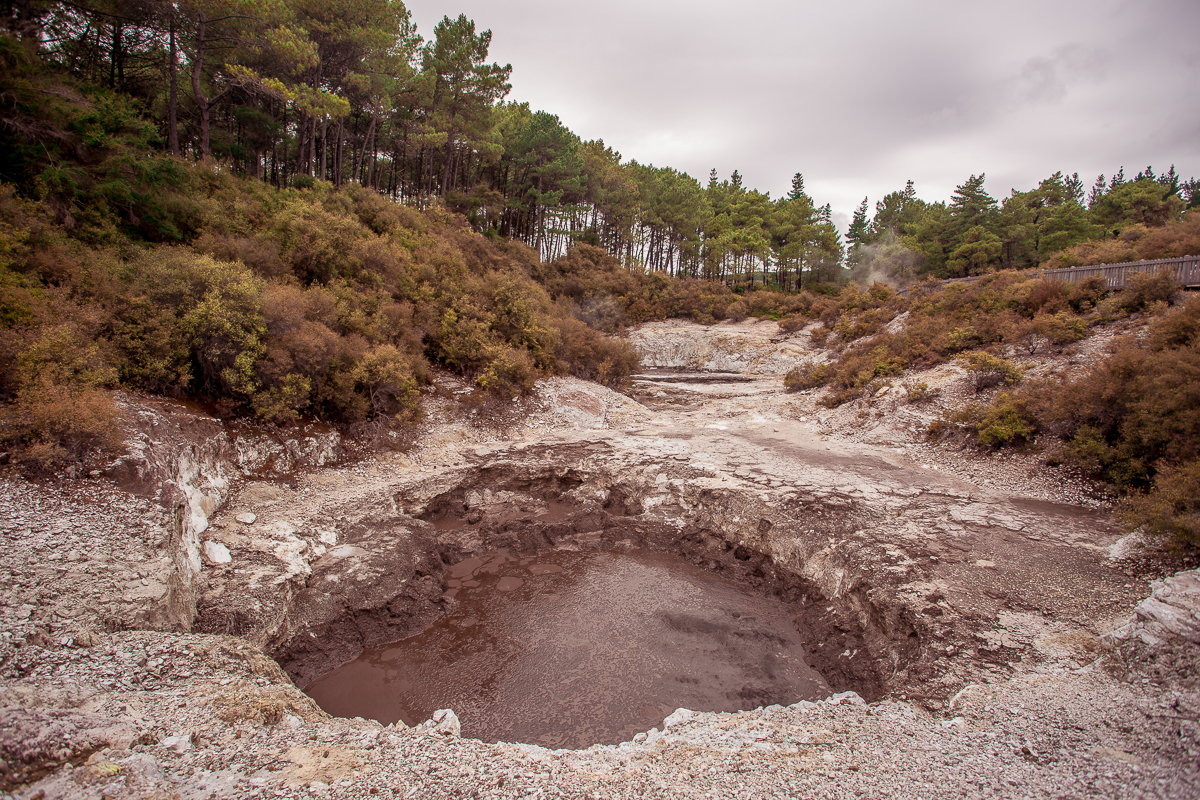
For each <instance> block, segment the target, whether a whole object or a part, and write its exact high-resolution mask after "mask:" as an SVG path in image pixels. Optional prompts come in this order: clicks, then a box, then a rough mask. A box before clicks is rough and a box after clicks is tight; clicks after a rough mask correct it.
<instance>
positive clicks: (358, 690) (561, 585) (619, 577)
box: [306, 550, 829, 748]
mask: <svg viewBox="0 0 1200 800" xmlns="http://www.w3.org/2000/svg"><path fill="white" fill-rule="evenodd" d="M445 577H446V587H447V594H449V595H451V596H452V597H453V598H454V600H455V601H456V605H455V607H454V608H453V609H452V610H451V611H450V613H448V614H446V615H445V616H443V617H442V618H440V619H439V620H437V621H436V622H435V623H434V624H433V625H432V626H431V627H430V628H428V629H427V630H425V631H424V632H423V633H421V634H419V635H417V636H414V637H411V638H409V639H406V640H404V641H401V642H397V643H395V644H392V645H389V646H386V647H382V648H377V649H374V650H368V651H365V652H364V653H363V654H362V655H361V656H360V657H359V658H358V659H356V660H355V661H353V662H350V663H349V664H346V665H345V666H343V667H341V668H340V669H338V670H335V671H334V672H332V673H330V674H328V675H326V676H324V677H322V678H320V679H318V680H316V681H314V682H313V683H311V684H309V686H308V687H307V688H306V691H307V692H308V693H309V694H310V695H311V696H312V697H313V698H314V699H315V700H316V701H317V703H318V704H319V705H320V706H321V707H322V708H324V709H325V710H326V711H327V712H329V713H331V714H334V715H336V716H344V717H353V716H361V717H366V718H370V719H375V720H378V721H380V722H383V723H392V722H395V721H396V720H402V721H403V722H405V723H406V724H409V725H412V724H416V723H419V722H421V721H423V720H425V719H427V718H429V716H430V715H431V714H432V713H433V711H435V710H437V709H439V708H452V709H454V711H455V712H456V713H457V714H458V716H459V719H460V720H461V722H462V728H463V735H464V736H470V737H474V738H479V739H483V740H486V741H509V742H526V743H531V744H540V745H544V746H547V747H569V748H583V747H587V746H589V745H592V744H612V743H616V742H620V741H625V740H628V739H630V738H631V737H632V736H634V735H635V734H636V733H638V732H639V731H644V730H647V729H649V728H651V727H654V726H657V725H661V723H662V720H663V718H664V717H665V716H667V715H668V714H670V713H671V712H672V711H674V710H675V709H676V708H680V707H684V708H689V709H693V710H702V711H737V710H745V709H753V708H756V707H759V706H764V705H770V704H774V703H781V704H786V703H794V702H796V701H799V700H804V699H817V698H820V697H824V696H826V695H827V694H828V693H829V687H828V685H827V684H826V682H825V680H824V679H823V678H822V677H821V676H820V675H819V674H818V673H817V672H815V671H814V670H813V669H812V668H811V667H809V666H808V665H807V664H806V662H805V651H804V643H803V642H802V641H801V637H800V635H799V634H798V633H797V632H796V631H795V629H794V627H793V625H792V621H791V618H790V613H789V608H788V606H786V605H784V604H781V603H779V602H776V601H772V600H770V599H767V598H764V597H761V596H758V595H755V594H753V593H750V592H748V591H747V590H746V589H745V588H743V587H741V586H739V585H737V584H735V583H733V582H731V581H729V580H726V579H724V578H722V577H720V576H717V575H713V574H712V573H709V572H706V571H705V570H703V569H701V568H699V567H695V566H693V565H691V564H689V563H687V562H685V561H683V560H682V559H680V558H677V557H675V556H671V555H667V554H663V553H657V552H651V551H646V550H634V551H630V552H613V551H601V550H589V551H576V550H556V551H551V552H548V553H544V554H541V555H537V556H530V555H522V554H517V553H510V552H509V551H507V550H500V551H496V552H494V553H491V554H488V555H485V556H482V557H478V558H470V559H467V560H465V561H462V562H460V563H458V564H456V565H454V566H452V567H451V568H450V569H449V570H448V572H447V574H446V576H445Z"/></svg>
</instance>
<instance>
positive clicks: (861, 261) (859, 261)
mask: <svg viewBox="0 0 1200 800" xmlns="http://www.w3.org/2000/svg"><path fill="white" fill-rule="evenodd" d="M983 186H984V175H982V174H980V175H972V176H970V178H968V179H967V180H966V181H964V182H963V183H962V184H961V185H959V186H958V187H957V188H956V189H955V190H954V194H953V195H952V197H951V199H950V202H949V203H941V202H937V203H927V202H925V201H924V200H921V199H920V198H918V197H917V194H916V191H915V189H914V187H913V183H912V181H909V182H908V184H907V185H906V186H905V187H904V189H902V190H900V191H895V192H891V193H889V194H887V195H885V196H884V197H883V199H882V200H880V201H879V202H877V203H876V204H875V214H874V216H873V217H868V213H867V208H868V206H867V202H868V201H867V198H863V201H862V203H861V204H860V205H859V207H858V209H857V210H856V211H855V213H854V217H853V220H852V221H851V223H850V228H849V230H848V232H847V236H846V238H847V254H846V255H847V258H846V261H847V266H848V267H850V269H851V274H852V275H854V276H855V277H857V278H859V279H864V280H865V279H870V278H871V277H887V278H899V279H909V278H914V277H918V276H922V275H932V276H934V277H938V278H959V277H966V276H969V275H981V274H984V273H987V272H992V271H995V270H997V269H1029V268H1032V267H1038V266H1041V265H1042V264H1044V263H1046V262H1047V261H1048V260H1049V259H1050V258H1051V257H1052V256H1055V254H1060V253H1062V252H1063V251H1064V250H1067V249H1068V248H1071V247H1073V246H1077V245H1080V244H1081V243H1084V242H1090V241H1096V240H1106V239H1117V240H1121V241H1123V242H1127V243H1132V242H1134V241H1136V240H1137V239H1138V238H1140V237H1141V236H1143V235H1144V234H1145V232H1146V231H1147V230H1148V229H1150V228H1161V227H1162V226H1164V225H1166V224H1167V223H1169V222H1174V221H1176V220H1178V219H1179V218H1180V217H1181V215H1182V214H1183V213H1184V212H1185V211H1186V210H1187V209H1191V208H1195V207H1197V206H1200V182H1198V181H1197V180H1196V179H1194V178H1189V179H1187V180H1184V179H1183V178H1181V177H1180V176H1179V175H1178V174H1177V173H1176V171H1175V167H1174V166H1172V167H1171V168H1170V169H1169V170H1168V171H1167V172H1165V173H1163V174H1161V175H1155V173H1154V169H1153V167H1146V169H1144V170H1143V171H1141V172H1139V173H1138V174H1137V176H1136V177H1135V178H1133V179H1132V180H1129V179H1127V178H1126V177H1125V169H1124V167H1122V168H1121V169H1120V170H1118V171H1117V173H1116V174H1114V175H1113V176H1112V177H1111V178H1109V179H1106V178H1105V176H1104V175H1100V176H1099V177H1098V178H1097V179H1096V181H1095V183H1094V184H1093V185H1092V186H1091V188H1090V190H1087V191H1086V193H1085V187H1084V183H1083V181H1082V180H1081V179H1080V177H1079V173H1074V174H1072V175H1069V176H1068V175H1065V174H1064V173H1062V172H1056V173H1054V174H1053V175H1051V176H1050V177H1049V178H1046V179H1045V180H1043V181H1041V182H1040V183H1039V184H1038V186H1037V188H1036V189H1032V190H1030V191H1026V192H1021V191H1017V190H1013V192H1012V194H1011V196H1009V197H1007V198H1004V199H1003V200H1002V201H997V200H996V199H995V198H993V197H992V196H991V195H990V194H988V193H987V191H986V190H985V189H984V188H983ZM1110 249H1111V248H1110ZM1112 251H1113V252H1122V251H1121V250H1120V249H1119V248H1118V249H1112Z"/></svg>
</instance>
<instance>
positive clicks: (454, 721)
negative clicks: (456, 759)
mask: <svg viewBox="0 0 1200 800" xmlns="http://www.w3.org/2000/svg"><path fill="white" fill-rule="evenodd" d="M417 727H420V728H424V729H425V730H427V731H432V732H433V733H441V734H445V735H446V736H462V724H461V723H459V721H458V715H457V714H455V713H454V712H453V711H452V710H451V709H449V708H439V709H438V710H437V711H435V712H433V716H432V717H430V718H429V719H427V720H426V721H425V722H422V723H421V724H420V725H419V726H417Z"/></svg>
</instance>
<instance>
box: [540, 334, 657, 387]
mask: <svg viewBox="0 0 1200 800" xmlns="http://www.w3.org/2000/svg"><path fill="white" fill-rule="evenodd" d="M557 329H558V347H557V350H556V355H557V357H558V361H559V371H561V372H567V373H570V374H571V375H574V376H576V377H578V378H583V379H584V380H591V381H596V382H597V383H601V384H604V385H605V386H608V387H610V388H612V389H618V390H620V389H624V388H626V387H627V386H628V385H629V382H630V379H631V378H632V377H633V375H634V374H635V373H636V372H637V371H638V369H640V368H641V356H639V355H638V352H637V349H636V348H634V346H633V345H632V344H631V343H630V342H629V340H628V339H618V338H615V337H611V336H603V335H601V334H600V333H598V332H597V331H595V330H593V329H592V328H590V327H588V326H587V325H585V324H583V323H582V322H579V321H577V320H574V319H570V318H567V319H562V320H559V321H558V324H557Z"/></svg>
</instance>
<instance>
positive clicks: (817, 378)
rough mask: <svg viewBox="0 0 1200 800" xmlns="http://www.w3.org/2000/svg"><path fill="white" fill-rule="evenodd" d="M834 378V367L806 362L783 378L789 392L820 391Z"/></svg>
mask: <svg viewBox="0 0 1200 800" xmlns="http://www.w3.org/2000/svg"><path fill="white" fill-rule="evenodd" d="M833 377H834V369H833V366H832V365H830V364H820V363H818V362H815V361H805V362H804V363H803V364H801V365H800V366H798V367H793V368H792V369H790V370H788V372H787V374H786V375H784V376H783V386H784V388H785V389H787V390H788V391H789V392H801V391H804V390H805V389H818V388H820V387H822V386H824V385H825V384H827V383H829V381H831V380H833Z"/></svg>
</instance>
